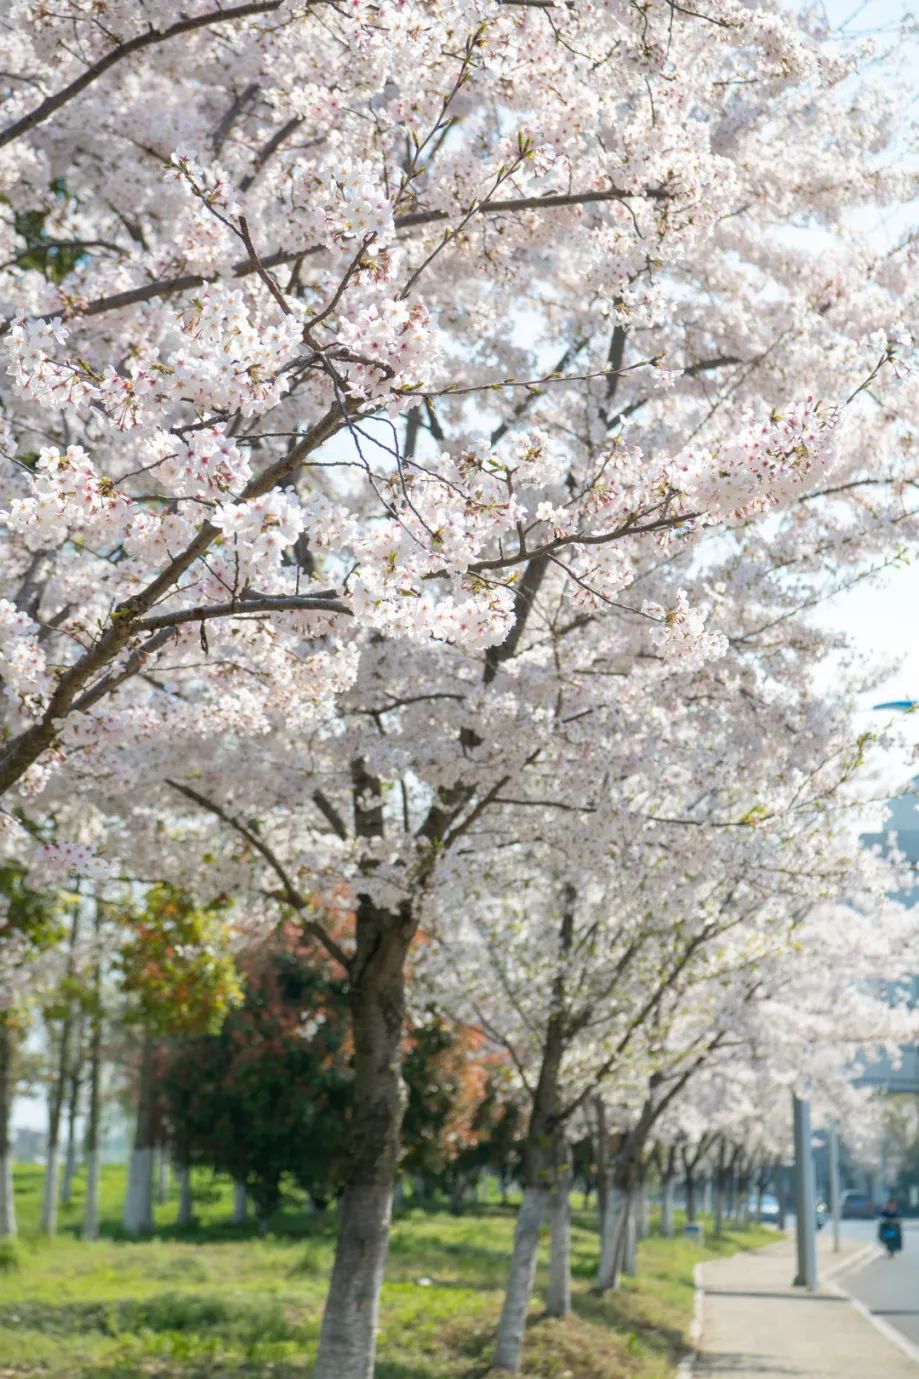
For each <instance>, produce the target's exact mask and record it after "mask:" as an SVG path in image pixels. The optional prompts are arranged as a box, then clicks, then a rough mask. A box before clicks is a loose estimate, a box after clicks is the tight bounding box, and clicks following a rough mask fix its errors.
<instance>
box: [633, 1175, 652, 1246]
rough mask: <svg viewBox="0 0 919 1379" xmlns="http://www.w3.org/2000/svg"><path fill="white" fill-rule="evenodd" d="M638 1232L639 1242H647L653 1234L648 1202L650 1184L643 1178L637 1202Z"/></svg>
mask: <svg viewBox="0 0 919 1379" xmlns="http://www.w3.org/2000/svg"><path fill="white" fill-rule="evenodd" d="M635 1225H636V1230H637V1234H638V1239H639V1240H647V1238H648V1236H649V1235H650V1234H651V1210H650V1205H649V1202H648V1184H647V1181H646V1179H644V1178H642V1181H641V1185H640V1186H639V1189H638V1200H637V1202H636V1221H635Z"/></svg>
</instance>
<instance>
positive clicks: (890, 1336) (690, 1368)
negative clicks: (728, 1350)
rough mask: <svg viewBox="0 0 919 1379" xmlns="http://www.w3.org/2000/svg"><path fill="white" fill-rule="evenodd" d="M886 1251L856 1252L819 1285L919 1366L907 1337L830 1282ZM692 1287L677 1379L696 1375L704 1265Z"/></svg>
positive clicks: (866, 1248)
mask: <svg viewBox="0 0 919 1379" xmlns="http://www.w3.org/2000/svg"><path fill="white" fill-rule="evenodd" d="M882 1254H883V1251H882V1250H881V1249H880V1248H879V1246H877V1245H876V1244H874V1243H873V1242H872V1243H871V1244H868V1245H865V1246H864V1247H863V1248H862V1249H860V1250H856V1251H855V1252H854V1254H851V1255H849V1257H848V1258H847V1259H842V1260H840V1261H839V1263H838V1264H837V1265H836V1267H835V1268H827V1269H824V1270H823V1271H822V1274H821V1277H820V1282H819V1285H818V1286H820V1287H825V1288H826V1289H827V1291H828V1292H830V1293H834V1294H836V1296H837V1297H841V1298H845V1300H846V1301H847V1302H848V1303H849V1304H850V1306H852V1307H854V1308H855V1310H856V1312H860V1313H861V1314H862V1316H863V1317H865V1319H866V1320H867V1321H869V1322H870V1323H871V1325H872V1326H874V1327H876V1328H877V1330H878V1331H880V1333H881V1334H882V1335H883V1336H884V1337H885V1338H886V1339H887V1340H888V1341H892V1342H893V1344H894V1345H895V1346H896V1347H897V1348H898V1349H899V1350H901V1351H902V1352H903V1353H904V1354H905V1355H907V1356H908V1357H909V1358H910V1359H911V1360H912V1361H914V1363H916V1364H919V1346H914V1345H913V1344H912V1343H911V1342H910V1341H908V1340H907V1339H906V1337H905V1336H901V1335H900V1333H899V1332H898V1331H896V1330H895V1329H894V1328H893V1327H892V1326H891V1325H890V1324H889V1322H885V1321H884V1319H883V1317H875V1316H874V1315H873V1314H872V1313H871V1312H870V1311H869V1310H868V1308H867V1307H866V1306H865V1304H864V1303H863V1302H859V1300H858V1298H853V1297H852V1295H851V1294H850V1293H847V1292H846V1290H845V1289H844V1288H840V1287H839V1285H838V1284H836V1283H833V1282H831V1280H832V1279H834V1278H838V1277H840V1276H841V1275H842V1274H846V1273H849V1272H850V1270H852V1269H858V1268H860V1267H861V1266H862V1265H863V1264H868V1263H869V1262H870V1261H872V1260H874V1259H880V1258H881V1255H882ZM692 1278H693V1283H694V1284H695V1290H696V1291H695V1299H694V1302H693V1313H692V1321H691V1322H690V1324H689V1343H690V1345H691V1347H692V1349H691V1350H688V1351H687V1352H686V1354H685V1355H684V1356H683V1358H682V1360H681V1361H680V1363H679V1364H678V1365H677V1371H676V1379H692V1376H693V1373H694V1371H695V1364H696V1360H697V1359H698V1349H699V1343H700V1342H701V1340H702V1319H703V1308H704V1305H705V1288H704V1287H703V1284H702V1263H701V1261H700V1262H698V1263H696V1264H695V1265H694V1266H693V1271H692Z"/></svg>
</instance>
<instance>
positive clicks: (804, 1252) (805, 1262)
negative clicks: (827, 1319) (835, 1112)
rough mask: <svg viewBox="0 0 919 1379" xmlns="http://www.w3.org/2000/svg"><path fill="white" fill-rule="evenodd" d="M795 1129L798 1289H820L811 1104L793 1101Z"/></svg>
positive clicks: (793, 1099) (796, 1282)
mask: <svg viewBox="0 0 919 1379" xmlns="http://www.w3.org/2000/svg"><path fill="white" fill-rule="evenodd" d="M792 1106H793V1114H794V1129H795V1239H796V1243H797V1248H798V1272H797V1275H796V1276H795V1287H796V1288H816V1286H817V1201H816V1199H817V1190H816V1182H815V1180H814V1156H813V1153H812V1152H811V1108H810V1102H808V1101H802V1100H801V1098H800V1097H793V1098H792Z"/></svg>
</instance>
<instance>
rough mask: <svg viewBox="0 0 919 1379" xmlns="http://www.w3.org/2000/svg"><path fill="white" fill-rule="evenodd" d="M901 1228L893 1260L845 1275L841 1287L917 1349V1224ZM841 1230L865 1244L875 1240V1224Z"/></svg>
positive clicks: (845, 1226)
mask: <svg viewBox="0 0 919 1379" xmlns="http://www.w3.org/2000/svg"><path fill="white" fill-rule="evenodd" d="M903 1224H904V1230H903V1250H902V1253H900V1254H898V1255H895V1256H894V1258H893V1259H888V1258H887V1256H886V1255H885V1256H884V1257H883V1259H878V1260H875V1261H874V1263H872V1264H869V1265H868V1266H867V1267H866V1268H864V1269H860V1270H859V1271H858V1272H857V1273H847V1274H845V1275H844V1276H843V1277H842V1278H841V1279H840V1283H841V1284H842V1286H843V1287H844V1288H845V1289H846V1291H847V1292H849V1293H851V1294H852V1296H853V1297H856V1298H858V1300H859V1302H863V1303H864V1304H865V1306H866V1307H867V1308H868V1309H869V1311H871V1312H873V1313H874V1314H875V1315H876V1316H878V1317H883V1318H884V1320H885V1321H886V1322H887V1323H888V1324H889V1325H890V1326H893V1327H896V1329H897V1330H898V1331H899V1332H901V1333H902V1335H904V1336H905V1337H906V1338H907V1340H910V1341H912V1343H913V1344H914V1345H919V1221H905V1222H904V1223H903ZM825 1229H831V1227H829V1226H828V1227H826V1228H825ZM842 1229H843V1231H844V1233H845V1234H846V1235H847V1236H849V1237H850V1238H852V1239H858V1240H864V1241H865V1242H866V1243H867V1242H868V1241H869V1240H876V1239H877V1223H876V1222H874V1221H843V1223H842Z"/></svg>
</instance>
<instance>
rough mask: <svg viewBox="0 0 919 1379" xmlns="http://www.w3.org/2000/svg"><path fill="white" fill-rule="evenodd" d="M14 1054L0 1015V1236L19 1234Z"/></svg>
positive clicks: (11, 1038) (6, 1023) (10, 1032)
mask: <svg viewBox="0 0 919 1379" xmlns="http://www.w3.org/2000/svg"><path fill="white" fill-rule="evenodd" d="M15 1051H16V1050H15V1034H14V1032H13V1027H12V1025H11V1023H10V1022H9V1021H8V1020H7V1019H6V1017H5V1016H4V1015H0V1237H2V1236H13V1235H15V1234H16V1201H15V1198H14V1197H13V1144H12V1137H11V1130H12V1124H11V1122H12V1113H13V1088H14V1086H15V1077H14V1074H13V1060H14V1058H15Z"/></svg>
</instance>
